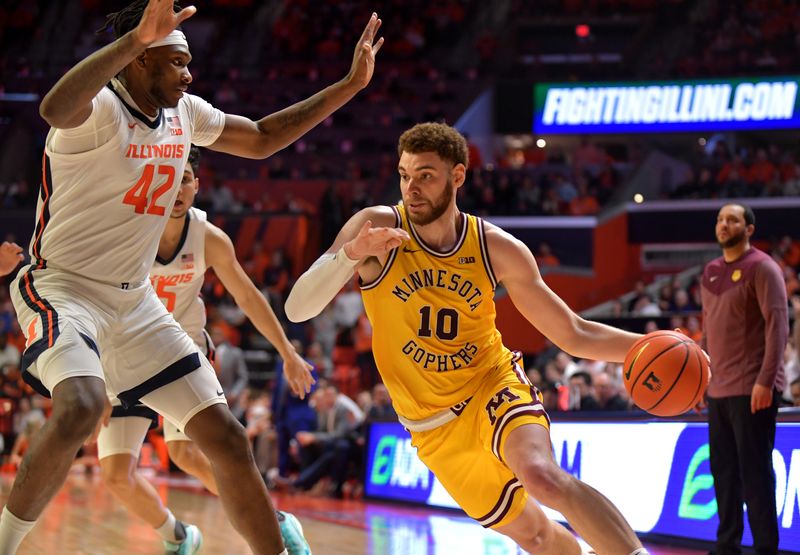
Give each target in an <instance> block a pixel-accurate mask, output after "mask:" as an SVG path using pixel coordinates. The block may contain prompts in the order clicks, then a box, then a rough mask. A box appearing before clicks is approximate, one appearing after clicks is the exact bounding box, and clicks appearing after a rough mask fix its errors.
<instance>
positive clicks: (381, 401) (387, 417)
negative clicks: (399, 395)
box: [366, 383, 397, 422]
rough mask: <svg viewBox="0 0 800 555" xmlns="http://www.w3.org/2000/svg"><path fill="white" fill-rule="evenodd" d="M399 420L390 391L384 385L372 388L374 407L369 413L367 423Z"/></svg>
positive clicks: (376, 385) (378, 384)
mask: <svg viewBox="0 0 800 555" xmlns="http://www.w3.org/2000/svg"><path fill="white" fill-rule="evenodd" d="M396 420H397V412H395V410H394V407H393V406H392V399H391V398H390V397H389V391H388V390H387V389H386V386H385V385H383V384H382V383H377V384H375V387H373V388H372V406H371V407H370V408H369V411H368V412H367V416H366V421H367V422H394V421H396Z"/></svg>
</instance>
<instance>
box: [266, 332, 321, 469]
mask: <svg viewBox="0 0 800 555" xmlns="http://www.w3.org/2000/svg"><path fill="white" fill-rule="evenodd" d="M292 345H294V348H295V350H296V351H297V352H298V353H300V354H301V355H302V353H303V345H302V343H300V342H299V341H297V340H293V341H292ZM317 345H319V344H318V343H317ZM306 360H307V361H308V362H309V363H310V364H311V365H312V366H314V368H313V369H312V371H311V375H312V376H313V377H314V379H315V380H317V379H318V377H319V375H320V368H319V367H318V366H317V365H316V364H315V362H314V360H313V359H312V358H309V357H306ZM317 387H318V384H317V383H315V384H314V385H312V386H311V388H312V389H311V392H312V393H313V392H314V391H316V389H317ZM310 398H311V397H310V395H306V396H305V397H304V398H302V399H301V398H300V397H298V396H297V395H296V394H295V393H294V392H293V391H292V388H291V387H289V384H288V382H287V381H286V380H285V379H284V375H283V360H281V359H279V360H278V361H277V363H276V364H275V380H274V382H273V389H272V401H271V404H270V408H271V410H270V412H271V416H272V421H273V422H274V424H275V433H276V436H277V437H276V439H277V451H278V475H279V476H283V477H286V476H288V475H289V470H290V466H291V462H292V461H291V457H290V453H289V445H290V442H291V441H292V439H294V437H295V436H296V435H297V434H298V432H308V431H312V430H315V429H316V427H317V415H316V413H315V412H314V409H312V408H311V406H310V405H309V401H310Z"/></svg>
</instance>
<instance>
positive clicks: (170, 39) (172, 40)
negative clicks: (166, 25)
mask: <svg viewBox="0 0 800 555" xmlns="http://www.w3.org/2000/svg"><path fill="white" fill-rule="evenodd" d="M171 45H178V46H185V47H186V49H187V50H188V49H189V43H188V42H187V41H186V35H184V34H183V33H181V32H180V31H178V30H177V29H175V30H174V31H172V32H171V33H170V34H169V35H167V36H166V37H164V38H163V39H159V40H157V41H155V42H153V43H151V44H150V46H148V47H147V48H158V47H159V46H171Z"/></svg>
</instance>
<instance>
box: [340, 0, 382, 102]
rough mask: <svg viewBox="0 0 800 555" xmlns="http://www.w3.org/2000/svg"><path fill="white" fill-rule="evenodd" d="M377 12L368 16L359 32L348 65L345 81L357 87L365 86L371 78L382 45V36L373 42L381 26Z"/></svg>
mask: <svg viewBox="0 0 800 555" xmlns="http://www.w3.org/2000/svg"><path fill="white" fill-rule="evenodd" d="M381 23H382V22H381V20H380V19H378V14H376V13H373V14H372V17H370V18H369V23H367V26H366V27H365V28H364V32H363V33H361V38H359V39H358V44H356V51H355V54H353V65H352V66H350V73H348V74H347V81H348V82H349V83H352V84H354V85H356V86H357V87H358V88H359V89H363V88H364V87H366V86H367V85H368V84H369V82H370V80H371V79H372V74H373V72H374V71H375V56H376V55H377V54H378V50H380V49H381V46H383V37H381V38H379V39H378V41H377V42H375V34H376V33H377V32H378V29H379V28H380V26H381Z"/></svg>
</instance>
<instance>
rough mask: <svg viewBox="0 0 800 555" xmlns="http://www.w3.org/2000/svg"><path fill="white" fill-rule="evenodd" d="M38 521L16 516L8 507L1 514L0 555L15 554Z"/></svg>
mask: <svg viewBox="0 0 800 555" xmlns="http://www.w3.org/2000/svg"><path fill="white" fill-rule="evenodd" d="M34 524H36V521H35V520H34V521H29V520H22V519H20V518H17V517H16V516H14V515H13V514H12V513H11V511H9V510H8V507H3V512H2V514H0V555H13V554H14V553H16V552H17V548H18V547H19V544H21V543H22V540H23V539H25V536H26V535H27V534H28V532H30V531H31V528H33V525H34Z"/></svg>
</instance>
